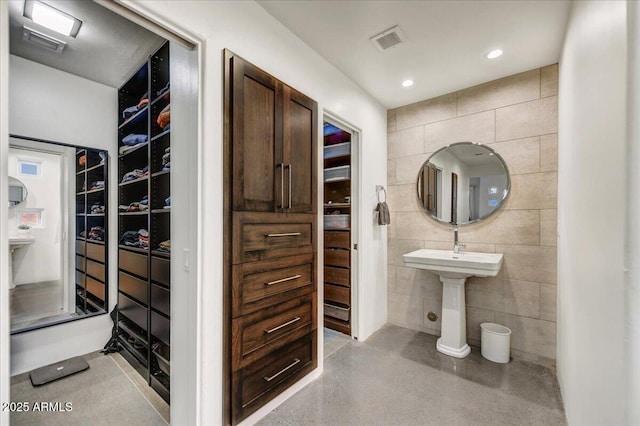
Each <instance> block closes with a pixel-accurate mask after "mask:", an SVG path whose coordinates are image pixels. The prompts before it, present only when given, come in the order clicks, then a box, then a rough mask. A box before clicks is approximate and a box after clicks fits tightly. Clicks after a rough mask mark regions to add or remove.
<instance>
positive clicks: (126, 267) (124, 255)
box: [118, 250, 149, 279]
mask: <svg viewBox="0 0 640 426" xmlns="http://www.w3.org/2000/svg"><path fill="white" fill-rule="evenodd" d="M148 262H149V257H148V256H147V255H144V254H138V253H134V252H132V251H128V250H119V251H118V268H120V269H122V270H123V271H126V272H128V273H130V274H134V275H138V276H139V277H142V278H144V279H146V278H147V276H148V275H147V268H148V267H149V263H148Z"/></svg>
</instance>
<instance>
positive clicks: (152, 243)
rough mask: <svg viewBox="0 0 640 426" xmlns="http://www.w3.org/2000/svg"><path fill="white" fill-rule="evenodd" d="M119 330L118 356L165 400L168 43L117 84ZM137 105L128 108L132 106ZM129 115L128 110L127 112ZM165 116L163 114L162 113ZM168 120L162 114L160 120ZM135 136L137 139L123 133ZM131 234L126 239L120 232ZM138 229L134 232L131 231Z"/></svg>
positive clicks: (167, 364)
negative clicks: (127, 141)
mask: <svg viewBox="0 0 640 426" xmlns="http://www.w3.org/2000/svg"><path fill="white" fill-rule="evenodd" d="M118 98H119V111H118V113H119V117H120V120H119V121H120V124H119V127H118V146H119V156H118V178H119V182H120V183H119V184H118V204H119V208H118V233H119V238H120V241H119V245H118V311H119V315H118V333H119V343H120V345H121V346H122V347H123V348H124V349H125V350H124V351H122V354H123V355H124V356H125V358H126V359H127V360H128V361H129V362H130V363H131V364H132V365H133V366H134V367H135V368H136V369H137V370H138V371H139V372H140V373H141V374H142V375H143V377H145V379H148V381H149V385H150V386H152V387H153V388H154V389H155V390H156V391H157V392H158V393H159V394H160V395H161V396H162V397H163V398H164V399H165V400H166V401H167V402H168V401H169V374H170V357H169V353H170V345H171V339H170V321H171V311H170V302H169V301H170V291H171V280H170V277H171V269H170V261H171V245H170V238H171V236H170V235H171V227H170V218H171V202H170V195H171V193H170V180H171V170H170V166H171V163H170V155H171V154H170V149H171V130H170V120H169V119H170V112H167V111H168V109H169V105H170V98H171V92H170V87H169V43H168V42H167V43H165V44H164V45H163V46H162V47H161V48H160V49H159V50H158V51H157V52H156V53H155V54H153V55H151V57H149V58H148V60H147V62H146V63H145V64H144V65H143V66H142V67H141V68H140V70H139V71H138V72H137V73H136V74H135V75H134V76H133V77H132V78H131V79H130V80H129V81H127V82H126V83H125V84H124V85H123V86H122V87H121V88H120V90H119V96H118ZM134 106H135V107H137V111H136V110H134V111H132V112H131V108H132V107H134ZM127 109H129V111H130V112H129V113H128V114H127V115H126V116H125V115H124V112H125V110H127ZM161 114H162V117H160V116H161ZM166 117H169V119H166V120H163V118H166ZM130 135H138V136H136V140H137V143H136V144H133V145H128V146H127V145H126V144H125V143H123V139H125V138H126V137H127V136H130ZM127 232H129V234H127V235H128V236H129V238H127V239H123V235H124V234H125V233H127ZM135 233H138V235H137V237H133V235H134V234H135Z"/></svg>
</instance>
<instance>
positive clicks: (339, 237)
mask: <svg viewBox="0 0 640 426" xmlns="http://www.w3.org/2000/svg"><path fill="white" fill-rule="evenodd" d="M324 247H325V248H330V247H331V248H342V249H350V248H351V247H350V244H349V232H340V231H324Z"/></svg>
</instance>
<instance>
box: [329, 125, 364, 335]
mask: <svg viewBox="0 0 640 426" xmlns="http://www.w3.org/2000/svg"><path fill="white" fill-rule="evenodd" d="M359 136H360V133H359V132H358V131H357V130H355V128H353V127H352V126H349V125H348V124H346V123H345V122H343V121H341V120H340V119H338V118H337V117H335V116H333V115H330V114H327V113H325V116H324V122H323V170H324V173H323V191H321V194H323V200H322V204H323V223H324V268H323V269H324V327H325V329H331V330H335V331H337V332H339V333H342V334H345V335H347V336H351V337H352V338H355V339H357V337H358V332H357V330H358V284H359V281H358V264H359V262H358V261H359V258H358V236H359V227H358V225H359V221H358V217H359V214H358V210H359V207H360V205H359V202H358V201H359V186H358V183H359V171H360V167H359V157H360V156H359V149H360V138H359Z"/></svg>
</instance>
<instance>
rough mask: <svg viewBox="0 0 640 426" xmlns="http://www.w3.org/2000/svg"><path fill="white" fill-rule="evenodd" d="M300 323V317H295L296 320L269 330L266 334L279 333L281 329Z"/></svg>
mask: <svg viewBox="0 0 640 426" xmlns="http://www.w3.org/2000/svg"><path fill="white" fill-rule="evenodd" d="M298 321H300V317H295V318H294V319H292V320H290V321H287V322H285V323H284V324H280V325H279V326H277V327H273V328H271V329H269V330H265V331H264V332H265V333H267V334H271V333H273V332H274V331H278V330H280V329H281V328H283V327H286V326H288V325H291V324H294V323H296V322H298Z"/></svg>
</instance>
